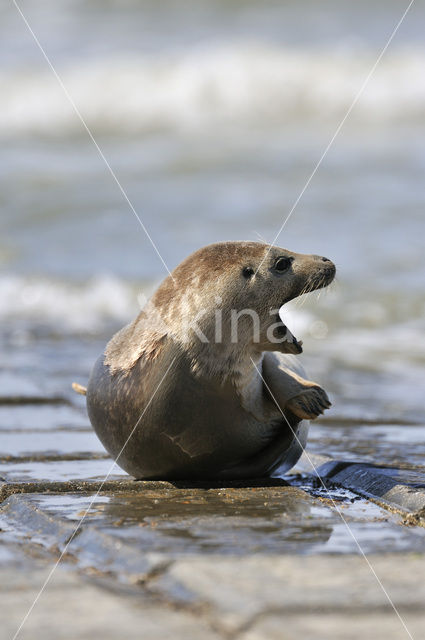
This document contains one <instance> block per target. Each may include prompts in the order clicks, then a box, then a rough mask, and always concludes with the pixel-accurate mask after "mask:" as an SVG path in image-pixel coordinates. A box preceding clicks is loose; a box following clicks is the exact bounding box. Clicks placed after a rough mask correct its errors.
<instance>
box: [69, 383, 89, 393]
mask: <svg viewBox="0 0 425 640" xmlns="http://www.w3.org/2000/svg"><path fill="white" fill-rule="evenodd" d="M71 387H72V388H73V389H74V391H75V392H76V393H79V394H80V395H82V396H85V395H87V387H83V386H82V385H81V384H78V382H73V383H72V385H71Z"/></svg>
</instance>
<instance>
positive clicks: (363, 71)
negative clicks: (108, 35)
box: [0, 43, 425, 135]
mask: <svg viewBox="0 0 425 640" xmlns="http://www.w3.org/2000/svg"><path fill="white" fill-rule="evenodd" d="M376 57H377V52H372V51H369V52H366V51H364V50H361V51H356V50H351V51H319V50H317V51H313V50H311V51H305V50H303V51H297V50H285V49H281V48H277V47H269V46H265V45H259V44H258V45H253V44H243V43H240V44H238V45H236V44H235V45H232V46H224V45H223V46H216V47H210V48H204V49H201V50H192V51H191V52H189V53H188V52H184V53H183V52H182V53H180V54H175V55H173V56H172V57H171V56H170V57H167V56H165V55H164V56H162V57H158V56H157V57H143V56H140V57H137V56H130V57H127V58H125V57H109V58H106V57H105V58H102V59H92V60H88V61H87V60H84V61H81V62H78V63H76V62H74V63H73V65H68V66H66V67H60V66H58V69H57V71H58V73H59V75H60V76H61V78H62V80H63V83H64V85H65V87H66V88H67V91H68V92H69V94H70V96H71V97H72V99H73V100H74V102H75V104H76V106H77V108H78V109H79V110H80V112H81V114H82V116H83V117H84V119H85V121H86V123H87V125H88V126H89V127H90V129H91V130H92V131H93V132H95V133H102V132H103V133H105V132H107V133H121V134H122V133H124V134H131V133H144V132H150V131H154V130H170V129H171V130H187V129H189V130H191V129H197V128H198V129H199V128H202V127H206V126H220V125H225V124H234V123H237V124H239V125H240V124H242V125H256V126H275V125H276V124H281V125H285V124H288V123H291V122H292V123H293V122H294V121H300V122H304V121H305V120H306V119H308V118H320V119H321V120H323V119H326V118H332V119H335V118H336V117H339V116H342V115H343V114H344V113H345V112H346V110H347V108H348V107H349V105H350V104H351V102H352V101H353V99H354V97H355V96H356V94H357V92H358V91H359V89H360V87H361V86H362V84H363V83H364V81H365V78H366V76H367V74H368V73H369V71H370V70H371V68H372V65H373V64H374V63H375V61H376ZM424 65H425V50H422V49H410V50H408V49H397V50H393V51H391V52H388V53H387V54H386V55H385V56H384V58H383V59H382V61H381V62H380V64H379V66H378V68H377V69H376V71H375V73H374V75H373V77H372V79H371V81H370V82H369V84H368V85H367V87H366V89H365V91H364V92H363V94H362V96H361V99H360V100H359V101H358V103H357V104H356V107H355V110H354V112H353V114H352V116H351V118H350V120H356V119H357V120H360V121H365V120H366V121H372V122H373V123H374V124H376V123H387V122H392V121H394V119H402V120H411V119H412V118H421V117H423V116H424V114H425V84H424V83H423V82H420V81H419V79H420V78H421V77H422V70H423V68H424ZM0 86H1V87H2V109H1V114H0V134H2V135H20V134H28V133H32V134H41V135H70V134H76V133H78V132H83V129H82V125H81V122H80V121H79V120H78V118H77V116H76V114H75V112H74V110H73V109H72V107H71V106H70V104H69V102H68V100H67V99H66V97H65V95H64V93H63V91H62V89H61V88H60V86H59V84H58V82H57V80H56V79H55V77H54V76H53V74H52V72H51V71H50V69H48V68H47V66H46V69H43V68H42V67H40V66H37V68H26V69H19V70H14V71H13V72H12V71H10V70H9V71H2V72H1V73H0Z"/></svg>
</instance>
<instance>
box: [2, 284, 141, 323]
mask: <svg viewBox="0 0 425 640" xmlns="http://www.w3.org/2000/svg"><path fill="white" fill-rule="evenodd" d="M151 292H152V284H147V285H146V286H145V287H137V286H136V285H134V284H132V283H127V282H124V281H122V280H119V279H117V278H114V277H112V276H98V277H95V278H92V279H90V280H88V281H87V282H85V283H79V284H77V283H70V282H63V281H60V280H51V279H47V278H31V277H24V276H18V275H9V276H2V277H1V278H0V299H1V300H2V301H3V303H2V306H1V307H0V321H18V323H19V326H22V324H24V326H25V328H27V329H28V330H31V328H32V327H39V326H40V325H44V326H46V327H51V328H54V327H60V330H56V331H55V333H59V334H60V333H63V334H66V333H86V332H87V333H91V332H97V331H99V330H101V329H102V328H103V327H105V326H107V325H108V324H109V323H111V322H113V323H122V324H124V323H127V322H130V321H131V320H132V319H133V318H134V317H135V315H136V314H137V313H138V312H139V311H140V308H141V306H143V304H144V301H145V300H146V299H147V297H149V295H150V294H151Z"/></svg>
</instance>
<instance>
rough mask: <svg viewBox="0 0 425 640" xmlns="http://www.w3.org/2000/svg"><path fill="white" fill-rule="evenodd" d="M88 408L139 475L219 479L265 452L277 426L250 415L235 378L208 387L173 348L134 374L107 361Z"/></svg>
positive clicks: (107, 441)
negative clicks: (117, 369)
mask: <svg viewBox="0 0 425 640" xmlns="http://www.w3.org/2000/svg"><path fill="white" fill-rule="evenodd" d="M173 358H174V359H173ZM168 369H169V375H167V376H166V377H165V378H164V379H163V381H162V383H161V376H160V374H161V372H162V375H163V372H165V371H167V370H168ZM87 410H88V414H89V418H90V421H91V423H92V425H93V427H94V429H95V431H96V433H97V435H98V437H99V439H100V440H101V442H102V444H103V446H104V447H105V449H106V450H107V451H108V452H109V453H110V454H111V456H112V457H113V458H114V459H116V462H117V464H118V465H119V466H121V467H122V468H123V469H124V470H125V471H127V472H128V473H129V474H130V475H133V476H134V477H136V478H175V479H177V478H188V477H210V478H211V477H214V476H217V475H218V474H219V473H220V472H221V471H222V470H224V469H230V468H232V467H235V466H236V465H238V464H241V463H242V462H243V461H244V460H246V459H250V458H252V457H253V456H255V455H256V454H257V453H258V452H261V451H262V450H263V449H264V448H265V447H267V446H268V444H269V443H270V442H271V441H272V440H273V439H274V436H275V433H276V428H277V423H276V420H275V421H271V422H270V424H268V425H266V424H264V423H261V422H259V421H258V420H256V419H255V418H253V416H252V415H250V414H249V413H247V412H246V411H245V410H244V409H243V408H242V406H241V404H240V400H239V398H238V396H237V394H236V392H235V389H234V387H233V385H232V384H231V383H230V382H229V383H228V384H224V385H223V384H222V383H220V382H219V381H217V382H216V383H214V382H213V381H211V380H209V381H208V385H206V384H205V380H203V378H202V377H201V378H198V377H196V376H194V375H193V374H192V373H191V370H190V363H189V362H188V361H187V359H186V357H185V356H184V354H178V355H177V356H176V355H175V354H173V353H172V350H165V351H164V353H163V354H161V356H160V359H159V361H156V362H155V363H150V362H146V361H144V360H143V358H141V359H140V360H139V361H138V362H137V363H136V364H135V365H134V367H133V368H132V369H131V370H130V371H127V372H117V373H111V372H110V368H109V366H108V365H105V364H104V357H103V356H102V357H101V358H99V359H98V361H97V362H96V364H95V366H94V369H93V372H92V375H91V377H90V380H89V384H88V388H87ZM226 425H228V426H227V428H226Z"/></svg>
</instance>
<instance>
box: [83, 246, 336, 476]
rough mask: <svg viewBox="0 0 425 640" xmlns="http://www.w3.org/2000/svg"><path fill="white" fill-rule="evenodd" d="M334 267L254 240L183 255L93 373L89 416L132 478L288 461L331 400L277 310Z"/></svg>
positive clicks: (327, 278)
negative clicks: (310, 375) (308, 371)
mask: <svg viewBox="0 0 425 640" xmlns="http://www.w3.org/2000/svg"><path fill="white" fill-rule="evenodd" d="M334 275H335V266H334V264H333V263H332V262H331V261H330V260H328V259H327V258H323V257H321V256H315V255H303V254H298V253H294V252H292V251H288V250H287V249H282V248H278V247H271V246H269V245H266V244H263V243H259V242H222V243H217V244H212V245H208V246H206V247H203V248H202V249H199V250H198V251H196V252H195V253H193V254H192V255H190V256H189V257H188V258H186V259H185V260H184V261H183V262H182V263H181V264H180V265H179V266H177V267H176V269H174V271H173V272H172V274H171V276H168V277H167V278H166V279H165V280H164V281H163V282H162V284H161V285H160V286H159V288H158V289H157V290H156V292H155V293H154V294H153V296H152V297H151V299H150V300H149V301H148V303H147V304H146V306H145V308H144V309H143V310H142V311H141V313H140V314H139V315H138V317H137V318H136V319H135V320H134V321H133V322H132V323H131V324H129V325H128V326H126V327H124V328H123V329H121V331H119V332H118V333H117V334H115V336H114V337H113V338H112V339H111V341H110V342H109V343H108V345H107V346H106V349H105V351H104V353H103V354H102V355H101V356H100V358H99V359H98V361H97V362H96V364H95V366H94V368H93V371H92V373H91V376H90V380H89V383H88V387H87V409H88V414H89V418H90V421H91V423H92V425H93V427H94V429H95V431H96V433H97V435H98V437H99V438H100V440H101V442H102V443H103V445H104V446H105V448H106V450H107V451H108V452H109V453H110V454H111V456H112V457H113V458H114V459H116V462H117V464H118V465H119V466H121V467H122V468H123V469H124V470H125V471H127V472H128V473H129V474H130V475H132V476H134V477H135V478H138V479H142V478H143V479H171V480H173V479H174V480H177V479H202V478H204V479H220V478H227V479H232V478H234V479H238V478H247V477H261V476H266V475H270V474H272V473H274V472H276V470H277V469H279V473H280V472H284V471H285V470H287V469H288V468H290V467H292V466H293V465H294V464H295V463H296V461H297V459H298V458H299V456H300V455H301V452H302V449H303V447H304V446H305V444H306V439H307V432H308V423H307V422H306V420H309V419H314V418H315V417H317V416H318V415H319V414H321V413H323V411H324V410H325V409H327V408H329V406H330V402H329V399H328V397H327V395H326V393H325V391H324V390H323V389H321V387H320V386H319V385H317V384H316V383H314V382H312V381H309V380H308V379H306V377H305V374H304V372H303V370H302V368H301V367H300V365H299V364H298V363H297V362H296V358H295V355H296V354H298V353H300V352H301V351H302V346H301V345H302V343H301V342H298V340H297V339H296V338H295V337H294V336H293V335H292V334H291V333H290V331H289V330H288V328H287V327H286V325H285V324H284V323H283V321H282V319H281V317H280V315H279V309H280V308H281V307H282V305H284V304H285V303H286V302H288V301H289V300H292V299H293V298H295V297H297V296H299V295H301V294H303V293H306V292H309V291H313V290H316V289H320V288H322V287H325V286H327V285H328V284H329V283H330V282H331V281H332V280H333V278H334ZM76 390H77V391H79V392H81V388H80V389H78V388H76ZM83 393H84V389H83Z"/></svg>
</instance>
